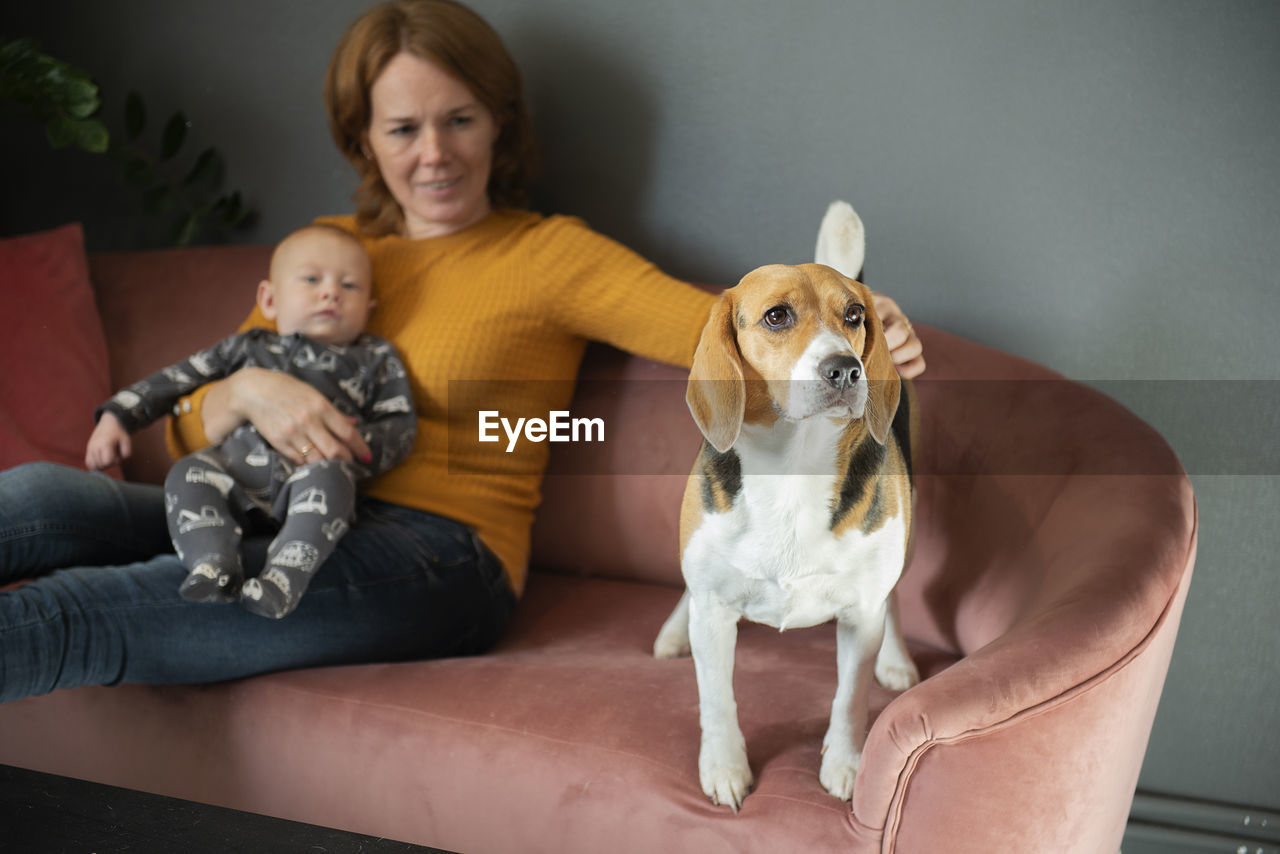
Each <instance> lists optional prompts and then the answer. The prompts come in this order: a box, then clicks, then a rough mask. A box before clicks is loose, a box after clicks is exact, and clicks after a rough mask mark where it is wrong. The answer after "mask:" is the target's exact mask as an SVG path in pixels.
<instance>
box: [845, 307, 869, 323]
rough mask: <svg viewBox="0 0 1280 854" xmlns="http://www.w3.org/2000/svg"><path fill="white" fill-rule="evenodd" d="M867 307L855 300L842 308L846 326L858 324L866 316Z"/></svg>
mask: <svg viewBox="0 0 1280 854" xmlns="http://www.w3.org/2000/svg"><path fill="white" fill-rule="evenodd" d="M866 314H867V309H866V307H864V306H861V305H858V304H857V303H856V302H855V303H853V304H852V305H850V306H849V307H848V308H846V309H845V310H844V322H845V325H847V326H860V325H861V324H862V319H863V318H864V317H866Z"/></svg>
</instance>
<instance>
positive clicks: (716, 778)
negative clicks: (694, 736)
mask: <svg viewBox="0 0 1280 854" xmlns="http://www.w3.org/2000/svg"><path fill="white" fill-rule="evenodd" d="M698 776H699V778H700V779H701V782H702V791H704V792H706V794H707V797H708V798H710V799H711V803H713V804H716V805H718V806H727V807H731V808H732V809H733V811H734V812H737V811H738V808H739V807H741V806H742V800H743V798H745V797H746V796H747V793H748V792H750V791H751V786H752V785H753V784H754V783H755V778H754V777H752V776H751V766H750V765H748V764H747V752H746V751H745V750H728V749H720V750H717V749H715V748H713V747H710V746H707V745H703V747H702V752H701V754H700V755H699V757H698Z"/></svg>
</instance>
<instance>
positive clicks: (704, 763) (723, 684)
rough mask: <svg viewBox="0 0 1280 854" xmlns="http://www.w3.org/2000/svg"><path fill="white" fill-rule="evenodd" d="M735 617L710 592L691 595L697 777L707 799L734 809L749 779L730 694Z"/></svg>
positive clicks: (749, 768) (751, 779)
mask: <svg viewBox="0 0 1280 854" xmlns="http://www.w3.org/2000/svg"><path fill="white" fill-rule="evenodd" d="M738 617H739V615H738V614H737V613H735V612H734V611H732V610H731V609H729V608H727V607H725V606H724V604H723V603H721V602H719V601H718V600H716V599H715V597H713V596H709V595H706V594H701V595H696V596H691V597H690V600H689V643H690V647H691V648H692V651H693V664H694V670H695V671H696V673H697V677H698V715H699V719H700V721H701V724H702V748H701V750H700V751H699V753H698V777H699V779H700V781H701V783H702V791H704V792H706V793H707V797H709V798H711V801H712V803H716V804H722V805H727V806H730V807H732V808H733V811H734V812H737V811H738V807H740V806H742V799H743V798H745V797H746V796H747V792H749V791H750V790H751V784H752V783H753V782H754V780H753V778H752V776H751V767H750V766H749V765H748V764H747V742H746V739H745V738H743V736H742V729H741V727H739V725H738V704H737V702H735V700H734V698H733V656H734V650H735V647H736V646H737V642H738Z"/></svg>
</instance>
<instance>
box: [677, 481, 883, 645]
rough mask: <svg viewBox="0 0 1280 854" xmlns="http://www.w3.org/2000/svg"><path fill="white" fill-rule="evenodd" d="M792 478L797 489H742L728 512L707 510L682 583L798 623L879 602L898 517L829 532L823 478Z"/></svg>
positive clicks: (750, 613)
mask: <svg viewBox="0 0 1280 854" xmlns="http://www.w3.org/2000/svg"><path fill="white" fill-rule="evenodd" d="M808 477H817V479H818V480H819V481H820V480H822V478H821V477H820V476H806V478H805V479H804V480H800V481H798V486H799V488H800V489H803V490H804V492H802V493H797V492H792V493H788V492H787V491H785V490H779V489H777V488H776V487H777V483H776V482H775V483H773V484H770V487H771V488H770V489H768V490H753V489H751V488H750V487H748V488H746V489H745V490H744V495H743V499H744V500H743V501H741V502H738V503H737V504H736V505H735V506H734V507H733V508H732V509H731V510H730V511H729V512H727V513H722V514H715V515H712V516H709V517H707V518H706V519H705V520H704V523H703V525H702V526H701V527H700V528H699V529H698V531H696V532H695V533H694V535H693V536H692V537H691V538H690V540H689V542H688V544H687V546H686V549H685V554H684V563H685V570H686V571H685V575H686V581H687V583H688V584H689V587H690V589H698V588H710V589H712V590H714V591H715V592H716V595H717V598H719V599H720V600H721V601H722V602H724V603H725V604H726V605H728V606H729V607H731V608H733V609H734V610H736V611H737V612H738V613H740V614H742V615H743V616H744V617H746V618H747V619H749V620H751V621H753V622H757V623H764V624H766V625H770V626H774V627H776V628H779V629H789V628H801V627H804V626H814V625H818V624H820V623H825V622H827V621H828V620H831V619H834V618H837V617H840V616H842V615H843V616H845V617H855V616H856V615H857V614H859V613H862V612H864V611H866V610H867V609H875V608H879V607H880V606H881V605H883V603H884V600H885V599H886V598H887V597H888V595H889V592H890V591H891V590H892V589H893V585H894V584H895V583H896V582H897V580H898V575H899V574H900V573H901V571H902V564H903V558H904V552H905V542H906V532H905V529H904V522H903V520H902V519H901V518H897V519H892V520H889V521H888V522H887V524H885V525H883V526H881V527H880V528H878V529H877V530H875V531H873V532H872V533H870V534H864V533H862V532H861V531H856V530H855V531H849V532H848V533H846V534H845V535H844V536H842V537H840V538H836V536H835V535H834V534H833V533H832V532H831V530H830V512H831V511H830V509H829V507H828V506H827V503H826V502H825V501H823V500H821V496H822V495H828V494H830V492H829V489H830V484H829V482H828V483H819V482H806V481H807V478H808Z"/></svg>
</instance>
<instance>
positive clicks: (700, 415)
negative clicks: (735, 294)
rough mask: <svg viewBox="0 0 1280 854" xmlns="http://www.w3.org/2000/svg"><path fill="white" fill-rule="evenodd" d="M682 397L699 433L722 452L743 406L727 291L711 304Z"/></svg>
mask: <svg viewBox="0 0 1280 854" xmlns="http://www.w3.org/2000/svg"><path fill="white" fill-rule="evenodd" d="M685 400H686V401H687V402H688V404H689V411H690V412H691V413H693V420H694V421H695V422H696V423H697V425H698V429H699V430H701V431H702V435H703V436H705V437H706V439H707V441H708V442H710V443H711V446H712V447H714V448H715V449H716V450H717V451H719V452H721V453H724V452H725V451H727V450H729V448H731V447H733V443H734V442H736V441H738V433H739V432H740V431H741V430H742V417H743V413H744V411H745V409H746V392H745V386H744V383H743V378H742V357H741V356H740V355H739V353H738V336H737V334H736V333H735V331H734V326H733V300H732V299H731V298H730V297H729V295H728V294H727V293H725V294H721V296H720V299H719V300H717V301H716V304H715V305H713V306H712V307H711V315H710V317H708V318H707V325H706V326H705V327H704V328H703V330H702V338H701V339H700V340H699V341H698V349H697V350H696V351H694V354H693V367H692V368H690V370H689V387H688V389H687V390H686V392H685Z"/></svg>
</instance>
